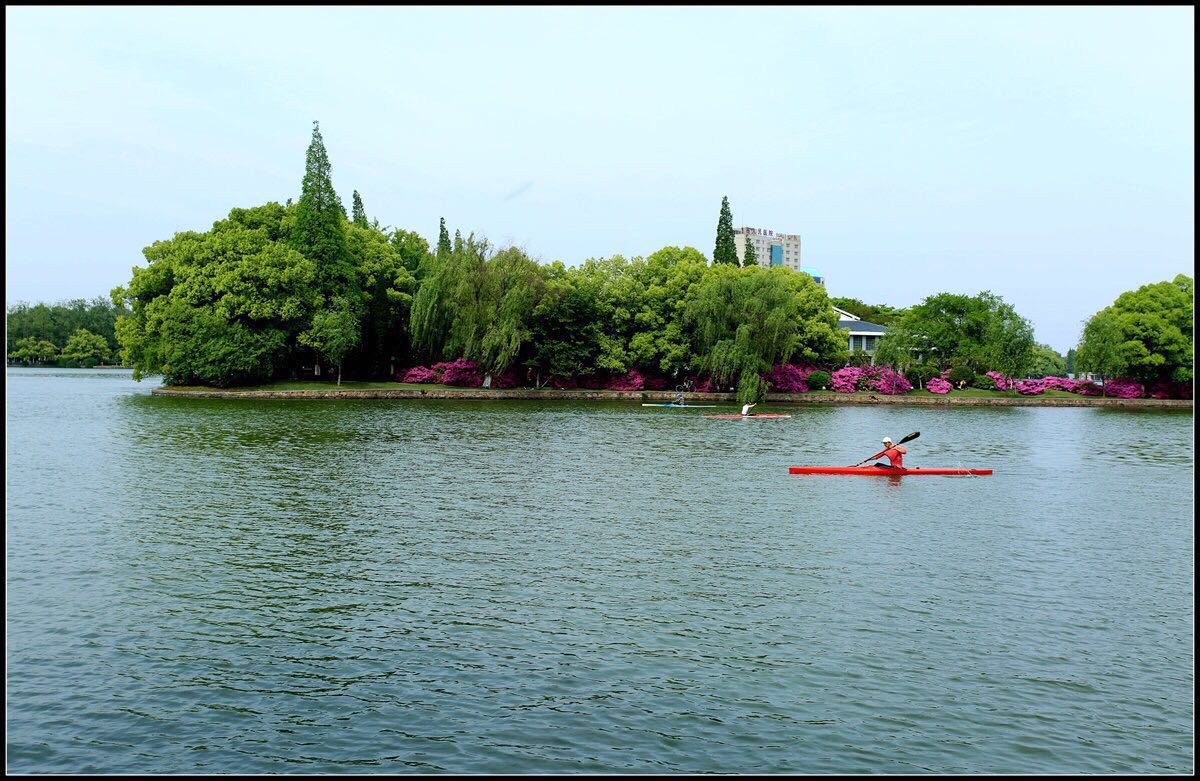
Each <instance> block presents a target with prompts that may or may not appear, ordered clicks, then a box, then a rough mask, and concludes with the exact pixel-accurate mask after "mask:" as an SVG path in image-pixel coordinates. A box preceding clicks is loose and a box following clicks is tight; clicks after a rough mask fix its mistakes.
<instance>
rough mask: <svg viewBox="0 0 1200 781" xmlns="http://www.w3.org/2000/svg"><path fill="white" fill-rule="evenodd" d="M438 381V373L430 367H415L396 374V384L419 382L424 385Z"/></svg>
mask: <svg viewBox="0 0 1200 781" xmlns="http://www.w3.org/2000/svg"><path fill="white" fill-rule="evenodd" d="M437 381H438V376H437V372H435V371H434V370H433V369H430V368H429V367H428V366H414V367H412V368H411V369H409V370H408V371H405V372H396V382H419V383H422V384H424V383H431V382H437Z"/></svg>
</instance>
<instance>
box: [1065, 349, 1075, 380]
mask: <svg viewBox="0 0 1200 781" xmlns="http://www.w3.org/2000/svg"><path fill="white" fill-rule="evenodd" d="M1067 374H1068V375H1071V376H1074V375H1075V348H1074V347H1072V348H1071V349H1069V350H1067Z"/></svg>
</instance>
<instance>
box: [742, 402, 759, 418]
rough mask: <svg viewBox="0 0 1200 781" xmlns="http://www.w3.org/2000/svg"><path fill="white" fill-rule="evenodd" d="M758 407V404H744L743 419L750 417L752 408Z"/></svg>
mask: <svg viewBox="0 0 1200 781" xmlns="http://www.w3.org/2000/svg"><path fill="white" fill-rule="evenodd" d="M757 406H758V405H757V404H743V405H742V417H743V418H748V417H750V408H751V407H757Z"/></svg>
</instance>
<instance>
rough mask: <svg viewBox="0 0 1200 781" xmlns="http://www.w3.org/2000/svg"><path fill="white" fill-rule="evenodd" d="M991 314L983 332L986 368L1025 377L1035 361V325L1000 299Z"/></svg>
mask: <svg viewBox="0 0 1200 781" xmlns="http://www.w3.org/2000/svg"><path fill="white" fill-rule="evenodd" d="M991 315H992V316H991V319H990V320H989V322H988V324H987V328H985V329H984V334H983V339H984V342H983V362H984V368H986V369H990V370H992V371H997V372H1000V374H1002V375H1004V376H1005V377H1008V378H1010V379H1017V378H1020V377H1024V376H1025V375H1026V373H1027V372H1028V371H1029V369H1030V367H1031V366H1032V365H1033V358H1034V346H1035V345H1036V342H1034V340H1033V325H1032V324H1031V323H1030V322H1029V321H1028V320H1026V319H1025V318H1023V317H1021V316H1020V315H1019V314H1017V311H1016V310H1015V309H1013V307H1012V305H1011V304H1006V303H1003V302H999V301H997V303H996V307H995V309H993V310H992V313H991Z"/></svg>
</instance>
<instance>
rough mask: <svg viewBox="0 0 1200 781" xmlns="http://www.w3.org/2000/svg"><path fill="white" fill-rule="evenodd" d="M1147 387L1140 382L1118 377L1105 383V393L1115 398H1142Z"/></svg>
mask: <svg viewBox="0 0 1200 781" xmlns="http://www.w3.org/2000/svg"><path fill="white" fill-rule="evenodd" d="M1145 392H1146V390H1145V388H1143V387H1142V384H1141V383H1140V382H1134V381H1133V380H1127V379H1125V378H1124V377H1118V378H1116V379H1113V380H1109V381H1108V382H1106V383H1104V395H1106V396H1111V397H1113V398H1114V399H1140V398H1141V397H1142V396H1143V395H1145Z"/></svg>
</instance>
